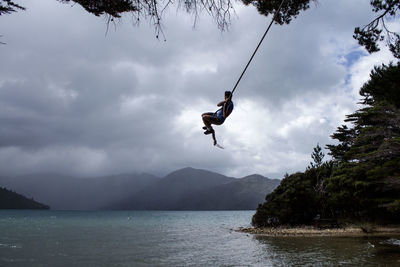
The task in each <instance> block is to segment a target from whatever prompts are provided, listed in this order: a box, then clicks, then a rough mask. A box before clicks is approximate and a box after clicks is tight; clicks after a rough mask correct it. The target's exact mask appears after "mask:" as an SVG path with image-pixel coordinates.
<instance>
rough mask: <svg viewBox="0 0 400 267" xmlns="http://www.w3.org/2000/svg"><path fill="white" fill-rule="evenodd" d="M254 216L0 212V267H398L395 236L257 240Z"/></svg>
mask: <svg viewBox="0 0 400 267" xmlns="http://www.w3.org/2000/svg"><path fill="white" fill-rule="evenodd" d="M253 213H254V212H253V211H193V212H188V211H177V212H173V211H171V212H169V211H168V212H162V211H92V212H90V211H89V212H87V211H86V212H83V211H82V212H78V211H4V210H3V211H1V210H0V266H338V265H342V266H361V265H364V266H400V245H399V243H400V241H399V240H400V238H399V237H390V238H343V237H336V238H332V237H309V238H305V237H283V238H282V237H281V238H278V237H257V236H252V235H249V234H245V233H239V232H236V231H233V230H232V229H237V228H238V227H248V226H249V222H250V219H251V216H252V215H253Z"/></svg>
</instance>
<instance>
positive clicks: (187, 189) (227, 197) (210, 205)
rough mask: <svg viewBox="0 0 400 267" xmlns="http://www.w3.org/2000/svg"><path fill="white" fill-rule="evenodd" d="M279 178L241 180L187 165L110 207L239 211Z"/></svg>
mask: <svg viewBox="0 0 400 267" xmlns="http://www.w3.org/2000/svg"><path fill="white" fill-rule="evenodd" d="M279 183H280V180H271V179H268V178H265V177H263V176H261V175H251V176H247V177H244V178H242V179H235V178H231V177H226V176H224V175H221V174H218V173H214V172H209V171H205V170H198V169H193V168H185V169H181V170H178V171H175V172H173V173H171V174H169V175H167V176H166V177H165V178H163V179H160V180H159V181H157V182H156V183H154V184H153V185H151V186H150V187H148V188H145V189H144V190H143V191H141V192H140V193H138V194H135V195H133V196H132V197H130V198H128V199H126V200H125V201H122V202H119V203H116V204H115V205H112V206H109V207H108V208H111V209H136V210H240V209H244V210H246V209H256V208H257V206H258V204H261V203H263V202H264V200H265V196H266V195H267V194H268V193H270V192H272V191H273V190H274V189H275V187H277V186H278V185H279Z"/></svg>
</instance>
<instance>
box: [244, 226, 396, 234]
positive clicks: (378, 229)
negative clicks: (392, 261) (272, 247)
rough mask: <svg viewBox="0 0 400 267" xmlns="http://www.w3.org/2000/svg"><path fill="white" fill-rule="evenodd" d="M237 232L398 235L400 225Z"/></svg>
mask: <svg viewBox="0 0 400 267" xmlns="http://www.w3.org/2000/svg"><path fill="white" fill-rule="evenodd" d="M237 231H239V232H245V233H249V234H254V235H260V236H276V237H284V236H343V237H357V236H393V235H396V236H400V225H395V226H374V227H372V228H370V229H368V230H367V231H366V230H365V228H364V230H363V228H362V227H360V226H346V227H343V228H330V229H319V228H316V227H314V226H299V227H265V228H239V229H237Z"/></svg>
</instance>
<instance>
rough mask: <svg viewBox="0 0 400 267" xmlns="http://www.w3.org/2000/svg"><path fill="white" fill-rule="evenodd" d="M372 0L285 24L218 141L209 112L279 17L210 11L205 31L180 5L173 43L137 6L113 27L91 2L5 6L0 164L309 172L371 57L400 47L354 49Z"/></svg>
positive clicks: (171, 23)
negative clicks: (221, 22)
mask: <svg viewBox="0 0 400 267" xmlns="http://www.w3.org/2000/svg"><path fill="white" fill-rule="evenodd" d="M364 2H365V1H361V0H359V1H345V0H342V1H335V2H332V1H326V2H323V3H322V2H321V4H320V5H318V6H317V7H312V8H311V9H310V10H308V11H306V12H304V13H303V14H301V15H300V16H299V18H298V19H296V20H294V21H293V22H292V23H291V24H290V25H285V26H276V25H275V26H274V27H273V28H272V30H271V32H270V34H269V35H268V36H267V39H266V40H265V42H264V43H263V45H262V47H261V49H260V51H259V53H258V54H257V55H256V57H255V59H254V61H253V62H252V64H251V65H250V67H249V70H248V72H247V73H246V75H245V76H244V78H243V80H242V82H241V84H240V86H239V87H238V89H237V92H236V95H235V98H234V101H235V111H234V113H233V114H232V116H231V117H230V118H229V119H228V120H227V122H226V123H225V124H224V125H223V126H219V127H217V128H216V129H217V138H218V140H220V141H221V143H223V144H224V145H225V146H226V147H227V149H225V150H218V149H215V148H214V147H213V146H212V144H211V140H210V138H209V137H205V136H204V135H203V134H202V132H201V126H202V124H201V119H200V114H201V113H202V112H205V111H212V110H215V109H216V106H215V105H216V103H217V102H218V101H219V100H221V99H222V96H223V92H224V91H225V90H229V89H231V88H232V87H233V85H234V84H235V82H236V79H237V78H238V76H239V75H240V72H241V71H242V68H243V67H244V65H245V64H246V63H247V60H248V59H249V57H250V55H251V53H252V51H253V49H254V48H255V45H256V44H257V42H258V40H259V38H260V35H261V34H262V32H263V31H264V30H265V27H266V24H267V23H268V22H269V19H270V18H265V17H262V16H260V15H258V14H257V13H256V11H255V10H254V9H253V8H252V7H243V6H240V5H238V7H237V14H238V16H237V18H234V19H233V20H232V25H231V27H230V30H229V31H227V32H222V33H221V32H219V30H218V29H217V27H216V25H214V24H213V22H212V20H211V19H210V18H209V17H208V16H207V15H205V14H204V15H202V16H201V17H200V21H199V22H198V24H197V26H196V28H194V29H193V28H192V23H193V18H192V17H191V16H190V15H187V14H184V13H179V14H178V15H177V16H176V14H175V12H174V11H171V12H169V13H167V15H166V17H165V24H164V25H165V27H164V32H165V34H166V38H167V41H166V42H163V41H157V40H156V39H155V35H154V32H153V28H152V27H151V25H148V24H147V22H142V23H141V25H140V27H134V26H132V25H131V21H130V18H129V17H124V18H123V19H122V20H121V21H120V22H118V23H117V25H116V28H115V29H114V28H113V27H111V28H110V30H109V32H108V34H107V35H105V32H106V26H105V22H104V20H103V19H102V18H97V17H95V16H93V15H91V14H88V13H86V12H85V11H83V10H82V9H81V8H80V7H79V6H74V7H69V6H68V5H63V4H60V3H59V2H57V1H35V2H31V1H26V2H24V3H22V4H23V5H25V6H27V7H28V10H27V11H24V12H18V13H17V14H12V15H8V16H2V17H1V20H2V27H1V28H0V31H1V32H2V34H3V39H4V40H3V39H2V40H3V41H6V42H7V43H8V45H6V46H1V47H0V57H1V59H2V64H0V125H1V128H0V169H1V170H2V171H1V172H2V173H0V174H4V175H7V174H21V173H30V172H44V171H52V172H62V173H64V174H72V175H82V176H88V175H103V174H111V173H121V172H129V171H146V172H150V173H153V174H158V175H165V174H166V173H167V172H169V171H172V170H175V169H177V168H181V167H186V166H192V167H196V168H205V169H209V170H213V171H218V172H221V173H224V174H228V175H235V176H244V175H247V174H250V173H260V174H263V175H268V176H271V177H274V178H281V177H282V175H283V174H284V173H285V172H293V171H299V170H300V171H301V170H303V169H304V168H305V167H306V165H307V164H308V162H309V161H310V156H309V155H310V153H311V151H312V148H313V147H314V146H315V145H316V144H317V142H319V143H320V144H321V145H324V144H326V143H329V142H330V140H329V135H330V134H332V133H333V132H334V130H335V128H336V127H337V126H339V125H340V123H341V121H342V120H343V119H344V115H345V114H348V113H349V112H352V111H353V110H354V109H355V102H356V99H357V95H356V94H355V92H356V91H357V90H358V88H356V89H355V88H353V87H352V86H354V84H355V82H354V81H353V80H352V77H353V75H356V76H357V79H360V78H359V77H360V75H364V76H365V80H367V79H368V69H365V68H364V67H363V68H361V67H360V66H361V65H362V62H369V64H372V65H373V64H374V62H379V61H377V60H384V59H387V58H388V57H387V56H386V55H385V57H384V58H382V59H376V58H375V59H374V60H372V59H371V58H372V57H371V56H368V55H366V54H362V56H360V57H359V58H357V59H356V60H355V62H352V64H353V65H350V63H349V62H348V61H347V59H346V56H347V55H349V54H350V53H354V52H355V51H356V52H357V53H361V52H359V51H362V49H361V48H359V47H358V45H357V43H356V41H354V40H353V39H352V37H351V36H352V32H353V29H354V27H355V26H358V25H362V24H365V23H366V22H367V21H368V20H369V19H370V18H371V16H372V14H371V12H370V7H369V3H364ZM372 65H371V68H372ZM360 69H362V72H360ZM360 73H361V74H360ZM356 76H354V77H356Z"/></svg>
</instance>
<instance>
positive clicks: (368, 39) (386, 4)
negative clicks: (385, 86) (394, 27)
mask: <svg viewBox="0 0 400 267" xmlns="http://www.w3.org/2000/svg"><path fill="white" fill-rule="evenodd" d="M371 5H372V7H373V9H372V10H373V12H375V13H379V15H378V17H376V18H375V19H374V20H373V21H371V22H370V23H368V24H367V25H365V26H363V27H357V28H355V30H354V36H353V37H354V38H355V39H356V40H358V43H359V44H360V45H362V46H364V47H365V48H366V49H367V51H368V52H369V53H373V52H377V51H379V50H380V49H379V44H378V43H379V42H380V41H383V40H386V42H387V44H388V46H389V49H390V51H391V52H392V53H393V55H394V56H395V57H396V58H400V35H399V34H398V33H396V32H393V31H391V30H390V29H389V28H388V27H387V20H389V19H390V18H395V17H396V14H397V12H398V11H399V9H400V0H371Z"/></svg>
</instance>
